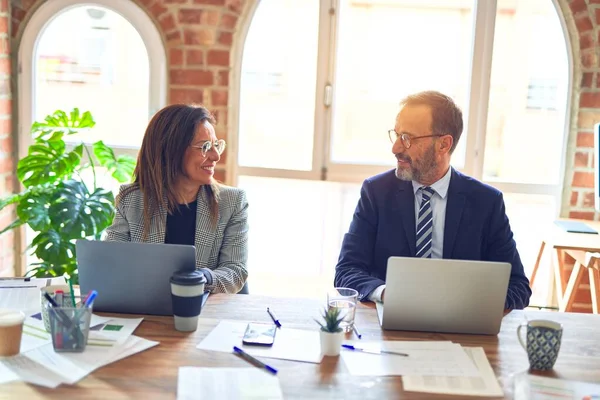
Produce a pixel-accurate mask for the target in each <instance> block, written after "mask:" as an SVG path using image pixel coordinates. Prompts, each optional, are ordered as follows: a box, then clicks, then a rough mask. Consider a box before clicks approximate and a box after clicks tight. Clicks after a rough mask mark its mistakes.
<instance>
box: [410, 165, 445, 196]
mask: <svg viewBox="0 0 600 400" xmlns="http://www.w3.org/2000/svg"><path fill="white" fill-rule="evenodd" d="M451 176H452V167H450V168H448V172H446V174H445V175H444V176H442V178H441V179H440V180H438V181H437V182H435V183H434V184H433V185H429V187H430V188H432V189H433V190H435V192H436V193H437V194H438V195H439V196H440V197H441V198H442V199H445V198H446V195H447V194H448V187H449V186H450V177H451ZM412 185H413V192H414V193H415V195H416V194H417V191H418V190H419V189H421V188H422V187H424V186H425V185H422V184H420V183H419V182H417V181H412Z"/></svg>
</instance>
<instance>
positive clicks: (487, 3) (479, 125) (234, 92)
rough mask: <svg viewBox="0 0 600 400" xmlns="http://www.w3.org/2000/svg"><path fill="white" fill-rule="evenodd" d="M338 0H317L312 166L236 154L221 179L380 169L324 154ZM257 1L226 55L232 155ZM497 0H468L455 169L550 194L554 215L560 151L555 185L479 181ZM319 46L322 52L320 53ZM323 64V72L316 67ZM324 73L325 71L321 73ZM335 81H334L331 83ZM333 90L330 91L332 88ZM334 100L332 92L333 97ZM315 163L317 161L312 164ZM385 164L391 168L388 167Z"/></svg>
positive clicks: (355, 177)
mask: <svg viewBox="0 0 600 400" xmlns="http://www.w3.org/2000/svg"><path fill="white" fill-rule="evenodd" d="M340 1H341V0H322V1H321V17H320V22H321V25H320V30H321V31H320V32H319V58H318V59H319V64H318V75H317V76H318V77H324V78H318V79H320V80H319V81H318V82H317V85H318V86H317V94H316V109H317V111H316V115H315V132H316V134H315V137H314V143H315V144H314V147H315V149H314V152H313V171H310V172H304V171H285V170H274V169H267V168H246V167H240V166H238V165H237V164H238V162H237V157H228V160H227V163H228V165H227V180H228V182H232V183H233V184H235V182H236V179H237V176H238V175H246V174H247V175H252V176H265V177H267V176H268V177H278V178H292V179H319V177H318V176H319V175H320V174H319V173H318V170H319V169H320V168H321V167H322V166H323V167H325V168H327V180H329V181H336V182H360V181H362V180H363V179H365V178H367V177H369V176H373V175H375V174H378V173H380V172H382V168H381V167H380V166H369V165H365V166H362V165H339V164H338V165H332V163H331V161H330V160H329V159H328V158H329V157H328V155H329V142H330V135H331V112H332V108H331V107H329V108H326V107H324V103H323V98H324V95H323V94H324V87H325V85H326V84H327V82H333V79H334V76H333V75H334V73H333V71H334V65H335V50H336V49H335V48H334V46H330V45H329V44H326V42H328V41H330V38H331V39H333V38H335V34H336V22H337V19H336V18H335V19H334V18H329V15H327V14H328V13H327V10H328V8H329V7H334V9H335V10H336V12H335V13H337V10H339V8H340V7H339V2H340ZM259 3H260V0H252V4H250V6H249V8H248V9H249V12H248V14H247V15H246V18H244V19H243V21H242V23H241V27H240V29H239V30H238V32H237V33H236V38H235V40H234V43H235V47H234V48H233V49H232V60H234V61H233V65H234V68H233V70H232V76H231V80H230V82H231V85H230V89H229V91H230V92H229V98H230V99H231V101H232V104H231V105H230V110H236V111H235V112H230V113H229V121H228V122H229V124H228V126H229V127H230V131H229V135H228V142H229V143H228V145H229V144H231V146H230V148H231V149H232V154H235V155H237V154H238V151H239V149H238V142H239V138H238V135H239V131H240V126H239V111H238V110H239V109H240V86H241V66H242V57H243V51H244V43H245V40H246V37H247V34H248V31H249V29H250V25H251V23H252V17H253V15H254V12H255V11H256V8H257V7H258V5H259ZM552 4H553V6H554V7H555V9H556V12H557V14H558V17H559V20H560V23H561V26H562V29H563V37H564V39H565V42H566V48H567V57H568V63H569V65H568V74H569V77H568V89H567V90H568V91H567V105H566V107H567V108H566V109H567V112H566V115H565V125H564V127H563V136H562V148H563V149H566V143H567V137H568V133H569V126H570V120H571V113H570V112H569V111H568V110H570V108H571V102H572V93H573V75H574V74H573V66H574V62H573V49H572V47H571V43H570V41H569V40H568V38H569V35H568V29H567V25H566V21H565V19H564V16H563V13H562V10H561V8H560V6H559V4H558V0H552ZM496 9H497V0H473V14H474V19H473V24H474V25H473V32H474V34H473V42H472V46H471V51H472V53H471V54H472V56H471V81H470V86H469V94H470V95H469V103H468V106H467V110H468V112H467V120H466V121H465V127H466V131H465V132H464V133H463V139H462V140H465V141H466V152H465V163H464V167H463V168H461V169H460V170H461V171H462V172H464V173H466V174H468V175H470V176H473V177H474V178H476V179H479V180H483V181H484V182H485V183H487V184H489V185H491V186H494V187H496V188H497V189H499V190H501V191H503V192H506V193H515V194H542V195H551V196H553V197H555V199H556V205H557V207H556V216H557V217H558V215H559V214H560V210H561V203H562V191H563V185H564V173H565V163H566V151H565V152H563V153H562V154H561V156H560V168H559V173H560V176H559V179H558V183H557V184H533V183H516V182H510V181H500V180H484V176H483V168H484V167H483V165H484V156H485V139H486V138H485V133H486V131H487V115H488V99H489V92H490V86H491V67H492V56H493V45H494V34H495V21H496ZM323 51H328V52H329V54H328V55H327V56H325V55H324V54H322V52H323ZM323 69H325V71H326V72H321V71H322V70H323ZM326 74H327V75H326ZM333 84H335V82H333ZM334 93H335V90H334ZM333 102H335V97H334V99H333ZM315 164H317V165H315ZM390 168H391V167H390Z"/></svg>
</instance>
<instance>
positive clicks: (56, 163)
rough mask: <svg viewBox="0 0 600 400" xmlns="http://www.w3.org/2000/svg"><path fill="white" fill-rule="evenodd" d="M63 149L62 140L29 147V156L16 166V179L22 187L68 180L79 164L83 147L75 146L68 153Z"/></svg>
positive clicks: (63, 143)
mask: <svg viewBox="0 0 600 400" xmlns="http://www.w3.org/2000/svg"><path fill="white" fill-rule="evenodd" d="M53 137H54V136H53ZM65 147H66V146H65V142H64V141H63V140H62V139H60V140H58V139H55V140H49V141H46V142H39V143H37V144H33V145H31V146H30V147H29V154H28V155H27V156H26V157H24V158H22V159H21V160H19V163H18V164H17V177H18V178H19V180H20V181H21V182H22V183H23V185H24V186H25V187H28V186H33V185H43V184H48V183H52V182H56V181H58V180H60V179H63V178H65V177H66V178H70V175H71V174H72V173H73V171H74V170H75V168H76V167H77V166H78V165H79V163H80V162H81V155H82V154H83V145H79V146H76V147H75V148H74V149H73V150H72V151H69V152H65Z"/></svg>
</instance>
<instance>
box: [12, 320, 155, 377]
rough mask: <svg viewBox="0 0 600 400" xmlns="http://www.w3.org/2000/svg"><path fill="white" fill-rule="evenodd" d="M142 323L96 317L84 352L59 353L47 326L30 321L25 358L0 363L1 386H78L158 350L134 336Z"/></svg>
mask: <svg viewBox="0 0 600 400" xmlns="http://www.w3.org/2000/svg"><path fill="white" fill-rule="evenodd" d="M140 322H142V318H137V319H127V318H103V317H98V316H94V317H93V318H92V323H91V324H90V326H91V328H90V334H89V335H88V344H87V346H86V349H85V351H84V352H82V353H56V352H55V351H54V348H53V347H52V340H51V338H50V335H49V334H48V333H47V332H46V331H45V330H44V326H43V323H42V322H41V321H39V320H37V319H35V318H31V317H28V318H27V319H26V321H25V326H24V330H23V332H24V333H23V343H22V344H21V354H19V355H17V356H15V357H11V358H6V359H0V383H6V382H11V381H19V380H20V381H24V382H28V383H33V384H36V385H40V386H45V387H50V388H55V387H57V386H59V385H60V384H62V383H67V384H74V383H76V382H78V381H79V380H81V379H82V378H84V377H85V376H87V375H88V374H90V373H91V372H93V371H94V370H96V369H98V368H100V367H102V366H104V365H107V364H110V363H112V362H115V361H118V360H121V359H123V358H125V357H128V356H130V355H133V354H135V353H138V352H141V351H144V350H146V349H149V348H151V347H154V346H156V345H157V344H158V342H153V341H150V340H146V339H142V338H140V337H137V336H134V335H132V333H133V331H134V330H135V329H136V328H137V326H138V325H139V324H140ZM25 332H28V333H25Z"/></svg>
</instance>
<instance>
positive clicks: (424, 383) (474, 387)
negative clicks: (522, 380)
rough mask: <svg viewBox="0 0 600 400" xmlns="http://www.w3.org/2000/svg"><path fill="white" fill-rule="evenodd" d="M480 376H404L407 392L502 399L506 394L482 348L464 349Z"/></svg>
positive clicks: (403, 384)
mask: <svg viewBox="0 0 600 400" xmlns="http://www.w3.org/2000/svg"><path fill="white" fill-rule="evenodd" d="M463 349H464V351H465V352H466V353H467V355H468V356H469V358H470V359H471V360H472V361H473V362H474V363H475V366H476V367H477V369H478V370H479V374H480V376H470V377H466V376H403V377H402V386H403V387H404V390H405V391H407V392H426V393H440V394H455V395H462V396H491V397H502V396H504V392H503V391H502V388H501V387H500V384H499V383H498V379H496V375H495V374H494V370H493V369H492V366H491V365H490V362H489V361H488V359H487V357H486V355H485V351H483V348H482V347H463Z"/></svg>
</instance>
